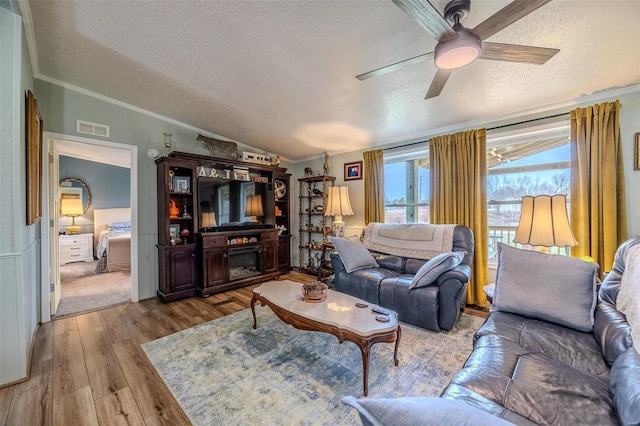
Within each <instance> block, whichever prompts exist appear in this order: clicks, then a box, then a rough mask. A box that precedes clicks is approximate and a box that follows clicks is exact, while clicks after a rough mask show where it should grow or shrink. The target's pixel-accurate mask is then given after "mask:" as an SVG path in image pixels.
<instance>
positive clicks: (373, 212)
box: [362, 149, 384, 225]
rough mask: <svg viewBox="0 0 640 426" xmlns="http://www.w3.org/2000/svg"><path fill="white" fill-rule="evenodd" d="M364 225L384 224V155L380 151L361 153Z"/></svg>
mask: <svg viewBox="0 0 640 426" xmlns="http://www.w3.org/2000/svg"><path fill="white" fill-rule="evenodd" d="M362 156H363V158H364V223H365V225H366V224H367V223H369V222H384V155H383V152H382V150H381V149H376V150H374V151H367V152H363V153H362Z"/></svg>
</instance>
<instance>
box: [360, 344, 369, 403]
mask: <svg viewBox="0 0 640 426" xmlns="http://www.w3.org/2000/svg"><path fill="white" fill-rule="evenodd" d="M359 346H360V351H361V352H362V385H363V388H364V396H367V395H368V394H369V358H370V354H371V346H369V345H368V344H366V345H359Z"/></svg>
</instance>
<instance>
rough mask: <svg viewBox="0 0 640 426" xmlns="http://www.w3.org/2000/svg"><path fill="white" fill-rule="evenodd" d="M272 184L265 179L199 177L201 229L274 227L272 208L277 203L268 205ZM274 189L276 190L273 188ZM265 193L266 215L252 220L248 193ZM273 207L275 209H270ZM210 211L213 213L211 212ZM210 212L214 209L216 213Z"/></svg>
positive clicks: (203, 230)
mask: <svg viewBox="0 0 640 426" xmlns="http://www.w3.org/2000/svg"><path fill="white" fill-rule="evenodd" d="M269 192H270V191H269V188H268V184H266V183H263V182H245V181H239V180H229V179H221V178H212V177H199V178H198V204H199V206H198V207H199V208H198V215H199V217H198V219H199V223H200V231H201V232H215V231H219V230H225V229H228V228H236V227H242V228H249V229H253V228H264V227H272V226H273V224H272V223H267V222H269V221H270V215H268V212H270V211H271V210H273V207H271V208H270V207H269V206H267V205H265V203H266V201H267V200H268V193H269ZM271 192H272V191H271ZM251 195H261V200H262V210H263V212H264V213H265V216H264V217H262V218H259V219H260V222H259V223H254V222H250V220H251V218H250V217H249V216H247V215H245V213H246V207H247V197H249V196H251ZM269 208H270V209H271V210H269ZM207 213H209V214H208V215H207ZM210 213H213V217H212V216H211V214H210Z"/></svg>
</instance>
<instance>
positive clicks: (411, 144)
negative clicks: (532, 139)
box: [382, 112, 570, 151]
mask: <svg viewBox="0 0 640 426" xmlns="http://www.w3.org/2000/svg"><path fill="white" fill-rule="evenodd" d="M569 114H570V113H568V112H563V113H561V114H555V115H548V116H546V117H540V118H532V119H531V120H524V121H519V122H517V123H511V124H504V125H502V126H494V127H489V128H488V129H487V131H490V130H497V129H504V128H505V127H511V126H517V125H519V124H526V123H532V122H534V121H540V120H547V119H549V118H558V117H564V116H565V115H569ZM427 140H428V139H427ZM427 140H424V141H419V142H411V143H407V144H404V145H398V146H392V147H390V148H383V149H382V150H383V151H387V150H390V149H398V148H406V147H408V146H413V145H419V144H422V143H425V142H427Z"/></svg>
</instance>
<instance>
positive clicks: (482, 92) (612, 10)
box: [29, 0, 640, 160]
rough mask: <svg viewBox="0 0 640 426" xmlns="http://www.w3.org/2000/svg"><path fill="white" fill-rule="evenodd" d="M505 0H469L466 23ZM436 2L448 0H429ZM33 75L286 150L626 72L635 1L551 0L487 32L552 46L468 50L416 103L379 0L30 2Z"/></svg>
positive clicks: (562, 93)
mask: <svg viewBox="0 0 640 426" xmlns="http://www.w3.org/2000/svg"><path fill="white" fill-rule="evenodd" d="M508 3H509V1H502V0H491V1H481V0H473V1H472V8H471V13H470V14H469V16H468V17H467V18H466V19H465V21H464V22H463V24H464V25H465V26H466V27H471V28H473V27H474V26H475V25H476V24H478V23H480V22H481V21H483V20H484V19H486V18H488V17H489V16H491V15H492V14H494V13H495V12H497V11H498V10H500V9H501V8H502V7H504V6H505V5H507V4H508ZM432 4H434V6H435V7H436V8H437V9H438V10H440V11H441V12H442V10H443V9H444V5H445V4H446V1H432ZM29 6H30V9H31V15H32V20H33V27H34V33H35V45H36V48H37V58H38V66H39V69H38V70H37V72H38V73H39V74H41V75H44V76H47V77H50V78H53V79H57V80H60V81H63V82H66V83H69V84H72V85H75V86H79V87H81V88H84V89H87V90H90V91H93V92H96V93H99V94H101V95H105V96H108V97H110V98H114V99H117V100H119V101H122V102H125V103H128V104H131V105H133V106H136V107H139V108H143V109H146V110H149V111H151V112H154V113H157V114H161V115H164V116H167V117H171V118H173V119H175V120H178V121H181V122H184V123H187V124H189V125H191V126H195V127H197V128H200V129H203V130H206V131H209V132H212V133H215V134H217V135H220V136H223V137H225V138H229V139H231V140H234V141H237V142H240V143H243V144H247V145H251V146H254V147H256V148H259V149H262V150H265V151H267V152H271V153H276V154H280V155H282V156H284V157H286V158H289V159H292V160H298V159H303V158H308V157H312V156H316V155H318V154H319V153H321V152H322V151H325V150H328V151H329V152H340V151H351V150H355V149H361V148H367V147H372V146H376V145H382V144H386V143H389V142H396V141H401V140H405V139H409V138H414V137H416V136H419V135H424V134H429V133H430V132H433V130H434V129H438V128H441V127H446V126H450V125H454V124H456V123H462V122H466V121H470V120H477V119H482V118H487V117H494V116H500V115H505V114H508V113H511V112H514V111H523V110H527V109H530V108H533V107H539V106H544V105H550V104H553V103H557V102H561V101H566V100H569V99H574V98H578V97H580V96H583V95H589V94H593V93H595V92H600V91H603V90H609V89H614V88H620V87H625V86H630V85H637V84H640V1H638V0H628V1H593V0H590V1H585V0H555V1H552V2H551V3H549V4H547V5H545V6H543V7H542V8H540V9H538V10H537V11H535V12H533V13H532V14H531V15H529V16H527V17H525V18H523V19H522V20H520V21H518V22H516V23H515V24H513V25H511V26H509V27H507V28H506V29H504V30H502V31H500V32H499V33H497V34H496V35H494V36H492V37H490V38H489V39H488V41H492V42H502V43H514V44H526V45H533V46H543V47H552V48H558V49H560V53H559V54H557V55H556V56H555V57H553V58H552V59H551V60H550V61H549V62H548V63H547V64H545V65H542V66H539V65H524V64H515V63H507V62H495V61H476V62H474V63H473V64H471V65H469V66H467V67H465V68H463V69H460V70H456V71H455V72H454V73H453V75H452V76H451V78H450V79H449V82H448V83H447V85H446V87H445V88H444V90H443V92H442V94H441V95H440V97H438V98H435V99H431V100H426V101H425V100H424V99H423V98H424V95H425V93H426V90H427V89H428V87H429V84H430V82H431V79H432V78H433V76H434V74H435V71H436V68H435V66H434V65H433V63H432V62H430V61H424V62H421V63H419V64H414V65H410V66H408V67H406V68H404V69H402V70H399V71H396V72H393V73H390V74H386V75H383V76H380V77H376V78H373V79H370V80H366V81H358V80H357V79H356V78H355V76H356V75H357V74H361V73H363V72H366V71H370V70H372V69H375V68H379V67H381V66H384V65H388V64H391V63H393V62H397V61H400V60H403V59H407V58H409V57H412V56H416V55H419V54H422V53H426V52H430V51H432V50H433V48H434V46H435V44H436V41H435V40H434V39H433V38H432V37H431V36H430V35H429V34H427V32H426V31H425V30H424V29H423V28H422V27H420V26H419V25H418V24H416V23H415V22H414V21H413V20H412V19H411V18H409V17H408V16H407V15H406V14H405V13H404V12H402V11H401V10H400V9H399V8H398V7H397V6H395V5H394V4H393V3H392V2H391V1H387V0H385V1H349V0H347V1H138V0H132V1H107V0H103V1H30V2H29Z"/></svg>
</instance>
